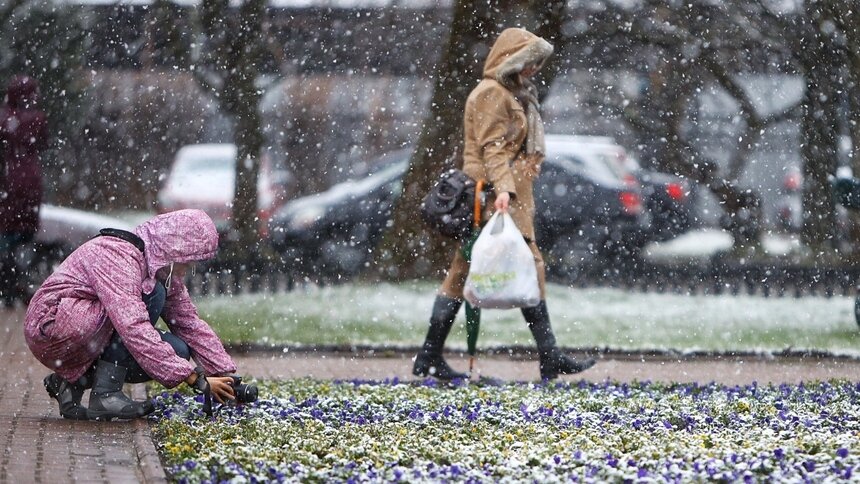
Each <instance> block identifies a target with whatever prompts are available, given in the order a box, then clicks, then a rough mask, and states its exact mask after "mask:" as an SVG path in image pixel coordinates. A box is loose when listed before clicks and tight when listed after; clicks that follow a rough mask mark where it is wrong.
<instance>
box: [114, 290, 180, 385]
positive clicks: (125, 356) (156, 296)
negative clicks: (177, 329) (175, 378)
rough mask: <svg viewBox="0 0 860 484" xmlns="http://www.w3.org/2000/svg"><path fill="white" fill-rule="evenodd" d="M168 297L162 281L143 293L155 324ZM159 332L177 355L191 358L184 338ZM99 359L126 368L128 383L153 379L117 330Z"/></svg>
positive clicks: (150, 319) (147, 308)
mask: <svg viewBox="0 0 860 484" xmlns="http://www.w3.org/2000/svg"><path fill="white" fill-rule="evenodd" d="M166 297H167V291H166V290H165V289H164V285H162V284H161V283H160V282H156V283H155V289H154V290H153V291H152V292H151V293H149V294H144V295H143V302H144V304H146V311H147V312H148V313H149V321H150V322H151V323H152V325H153V326H155V324H156V323H157V322H158V318H160V317H161V312H162V311H163V310H164V301H165V299H166ZM158 332H159V333H160V334H161V340H162V341H166V342H167V343H169V344H170V346H172V347H173V351H175V352H176V354H177V355H179V356H181V357H182V358H185V359H186V360H188V359H190V358H191V348H189V347H188V344H187V343H185V341H182V339H180V338H179V337H178V336H176V335H174V334H173V333H170V332H167V331H162V330H158ZM99 359H101V360H105V361H109V362H111V363H114V364H116V365H117V366H122V367H124V368H125V369H126V374H125V381H126V383H143V382H145V381H149V380H152V377H151V376H149V375H148V374H147V373H146V371H144V370H143V368H141V366H140V364H139V363H138V362H137V361H136V360H135V359H134V357H133V356H132V355H131V352H130V351H129V350H128V348H126V347H125V344H124V343H123V342H122V338H121V337H120V336H119V333H117V332H116V331H114V333H113V337H111V340H110V343H109V344H108V345H107V348H105V349H104V351H103V352H102V354H101V356H100V357H99Z"/></svg>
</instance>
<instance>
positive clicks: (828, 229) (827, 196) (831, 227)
mask: <svg viewBox="0 0 860 484" xmlns="http://www.w3.org/2000/svg"><path fill="white" fill-rule="evenodd" d="M820 60H821V62H820V63H819V65H818V66H817V67H816V68H815V69H810V70H808V71H807V74H806V94H805V98H804V106H803V122H802V134H803V146H802V147H801V154H802V157H803V178H804V186H803V208H804V214H803V227H802V229H801V240H802V241H803V243H804V244H805V245H806V246H807V247H809V248H810V249H811V250H812V253H813V254H817V253H819V252H821V251H824V250H826V249H832V248H833V236H834V234H835V232H836V218H835V216H834V209H835V207H834V203H833V190H832V188H831V186H830V182H829V180H828V176H831V175H833V174H834V173H835V172H836V159H837V154H838V152H837V142H838V140H837V136H836V126H837V122H838V120H837V119H835V113H836V108H837V106H836V89H835V86H834V85H833V84H832V83H833V82H834V81H833V77H831V75H830V73H831V72H832V71H831V69H830V67H832V66H830V65H829V62H828V60H827V59H824V58H821V59H820ZM822 71H823V72H822Z"/></svg>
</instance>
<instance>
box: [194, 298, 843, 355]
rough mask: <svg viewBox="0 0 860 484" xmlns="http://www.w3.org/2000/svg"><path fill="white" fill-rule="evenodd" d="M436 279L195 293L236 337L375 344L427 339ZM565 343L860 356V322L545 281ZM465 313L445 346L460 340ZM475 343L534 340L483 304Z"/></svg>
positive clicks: (833, 308)
mask: <svg viewBox="0 0 860 484" xmlns="http://www.w3.org/2000/svg"><path fill="white" fill-rule="evenodd" d="M435 289H436V285H435V284H431V283H421V284H402V285H393V284H378V285H365V284H355V285H352V284H350V285H343V286H332V287H323V288H319V287H315V286H310V287H306V288H300V289H297V290H295V291H293V292H291V293H286V294H278V295H262V294H261V295H243V296H237V297H220V298H208V299H202V300H200V301H199V306H200V313H201V316H203V317H204V319H207V320H208V321H210V323H212V324H213V326H214V327H215V328H216V331H218V333H219V334H220V335H222V337H223V338H225V339H226V340H228V341H231V342H254V343H263V344H274V345H280V344H291V345H292V344H308V345H313V344H376V345H393V346H415V345H420V344H421V342H422V341H423V338H424V335H425V333H426V329H427V320H428V318H429V315H430V309H431V307H432V305H433V298H434V293H435ZM547 301H548V306H549V311H550V315H551V319H552V324H553V327H554V329H555V331H556V336H557V339H558V342H559V344H561V345H563V346H567V347H578V348H609V349H618V350H675V351H680V352H689V351H698V350H707V351H732V350H736V351H761V352H771V351H782V350H786V349H791V350H804V349H814V350H823V351H829V352H832V353H836V354H847V355H856V356H860V330H858V327H857V325H856V323H855V322H854V315H853V304H854V302H853V299H852V298H848V297H833V298H830V299H827V298H824V297H805V298H799V299H793V298H763V297H758V296H730V295H721V296H705V295H683V294H658V293H638V292H627V291H624V290H618V289H607V288H595V289H576V288H568V287H564V286H560V285H550V286H549V288H548V298H547ZM463 323H464V316H463V311H462V310H461V312H460V315H459V318H458V322H457V323H456V324H455V327H454V330H453V331H452V334H451V336H450V337H449V340H448V348H456V349H464V348H465V341H466V339H465V332H464V329H463V326H464V324H463ZM481 331H482V332H481V336H480V338H479V341H478V345H479V347H482V348H488V347H496V346H509V345H532V344H533V340H532V338H531V335H530V333H529V331H528V328H527V327H526V325H525V323H524V322H523V318H522V316H521V314H520V312H519V311H517V310H508V311H500V310H488V311H484V314H483V321H482V324H481Z"/></svg>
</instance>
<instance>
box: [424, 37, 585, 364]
mask: <svg viewBox="0 0 860 484" xmlns="http://www.w3.org/2000/svg"><path fill="white" fill-rule="evenodd" d="M552 51H553V47H552V45H551V44H550V43H549V42H547V41H546V40H544V39H542V38H540V37H538V36H536V35H534V34H532V33H530V32H528V31H526V30H523V29H518V28H510V29H506V30H505V31H503V32H502V33H501V35H499V38H498V39H497V40H496V42H495V44H493V48H492V49H491V50H490V53H489V55H488V56H487V60H486V62H485V63H484V76H483V79H482V80H481V82H480V83H479V84H478V86H477V87H475V89H474V90H472V92H471V94H469V97H468V99H467V100H466V111H465V116H464V121H463V122H464V135H465V146H464V151H463V171H464V172H466V174H468V175H469V176H471V177H472V178H473V179H475V180H484V181H485V182H486V183H489V184H491V186H492V192H491V193H490V194H489V197H488V198H489V199H488V201H487V206H493V208H494V209H495V210H496V211H499V212H508V213H509V214H510V215H511V217H512V218H513V220H514V223H516V225H517V228H518V229H519V230H520V232H522V234H523V236H524V237H525V238H526V241H527V242H528V244H529V247H530V248H531V251H532V253H533V254H534V259H535V264H536V265H537V272H538V282H539V285H540V290H541V302H540V303H539V304H538V305H537V306H535V307H530V308H522V313H523V316H524V317H525V320H526V323H528V326H529V330H531V333H532V335H533V336H534V339H535V341H536V343H537V348H538V354H539V356H540V375H541V378H543V379H553V378H556V377H557V376H558V375H559V374H572V373H578V372H580V371H583V370H585V369H588V368H590V367H591V366H592V365H594V360H593V359H587V360H584V361H576V360H574V359H573V358H571V357H569V356H567V355H565V354H563V353H562V352H561V351H560V350H559V349H558V347H557V346H556V341H555V336H554V335H553V332H552V328H551V326H550V321H549V313H548V312H547V308H546V301H545V285H546V284H545V283H546V281H545V268H544V262H543V257H542V256H541V254H540V251H539V250H538V248H537V245H536V244H535V230H534V211H535V208H534V207H535V204H534V196H533V185H534V180H535V178H536V177H537V176H538V174H539V173H540V165H541V163H542V162H543V159H544V156H545V153H546V149H545V142H544V129H543V122H542V120H541V117H540V105H539V103H538V99H537V90H536V88H535V86H534V84H532V83H531V81H530V80H529V78H530V77H531V76H533V75H534V74H535V73H537V72H538V71H539V70H540V68H541V67H542V66H543V64H544V62H545V61H546V59H547V58H548V57H549V56H550V55H551V54H552ZM485 215H486V214H485ZM485 220H486V219H485ZM468 273H469V263H468V262H466V260H465V259H464V258H463V255H462V254H461V253H460V251H459V250H458V251H456V255H455V256H454V260H453V262H452V263H451V267H450V269H448V275H447V277H446V278H445V281H444V282H443V283H442V287H441V288H440V289H439V292H438V294H437V296H436V301H435V302H434V304H433V312H432V314H431V316H430V328H429V330H428V331H427V337H426V339H425V341H424V345H423V347H422V349H421V351H420V353H419V354H418V356H417V357H416V359H415V364H414V366H413V368H412V373H413V374H415V375H417V376H433V377H436V378H438V379H440V380H451V379H454V378H465V377H466V376H467V375H466V374H464V373H460V372H457V371H454V370H453V369H452V368H451V367H450V366H449V365H448V363H447V362H446V361H445V360H444V358H442V348H443V346H444V344H445V339H446V338H447V337H448V333H449V332H450V330H451V326H452V325H453V324H454V319H455V318H456V316H457V311H459V309H460V306H461V305H462V304H463V286H464V285H465V282H466V276H467V275H468Z"/></svg>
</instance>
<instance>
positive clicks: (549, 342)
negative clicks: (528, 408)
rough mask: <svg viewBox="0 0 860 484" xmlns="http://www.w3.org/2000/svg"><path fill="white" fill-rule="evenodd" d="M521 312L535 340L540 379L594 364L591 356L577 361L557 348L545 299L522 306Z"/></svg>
mask: <svg viewBox="0 0 860 484" xmlns="http://www.w3.org/2000/svg"><path fill="white" fill-rule="evenodd" d="M522 313H523V317H525V319H526V323H528V325H529V329H530V330H531V332H532V336H534V338H535V342H537V347H538V354H539V355H540V377H541V379H543V380H553V379H555V378H557V377H558V375H559V374H562V375H571V374H574V373H579V372H581V371H584V370H587V369H589V368H591V367H592V366H594V363H595V361H594V359H593V358H588V359H585V360H582V361H577V360H575V359H573V358H571V357H569V356H567V355H565V354H564V353H562V352H561V350H559V349H558V347H557V346H556V344H555V335H553V334H552V327H551V326H550V324H549V312H547V309H546V301H541V302H540V304H538V305H537V306H534V307H531V308H522Z"/></svg>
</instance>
